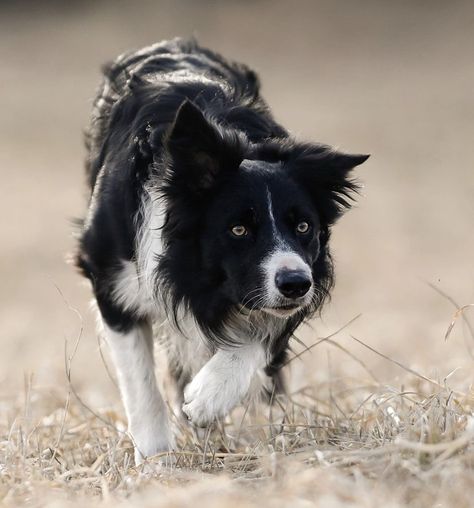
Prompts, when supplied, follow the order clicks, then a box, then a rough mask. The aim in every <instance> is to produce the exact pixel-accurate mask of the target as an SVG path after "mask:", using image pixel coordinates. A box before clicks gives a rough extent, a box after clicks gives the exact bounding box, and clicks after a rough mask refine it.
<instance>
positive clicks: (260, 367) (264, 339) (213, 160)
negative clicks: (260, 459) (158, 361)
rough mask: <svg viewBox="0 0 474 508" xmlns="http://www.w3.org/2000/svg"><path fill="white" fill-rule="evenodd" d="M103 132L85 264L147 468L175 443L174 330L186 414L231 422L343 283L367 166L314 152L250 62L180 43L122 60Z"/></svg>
mask: <svg viewBox="0 0 474 508" xmlns="http://www.w3.org/2000/svg"><path fill="white" fill-rule="evenodd" d="M105 75H106V76H105V79H104V82H103V84H102V87H101V89H100V92H99V94H98V97H97V99H96V101H95V103H94V108H93V113H92V124H91V128H90V130H89V136H88V149H89V155H88V160H87V176H88V181H89V185H90V188H91V191H92V192H91V199H90V204H89V211H88V215H87V217H86V219H85V221H84V224H83V229H82V232H81V238H80V245H79V251H78V255H77V261H76V262H77V265H78V266H79V267H80V269H81V271H82V273H83V274H84V275H85V276H86V277H88V278H89V279H90V280H91V282H92V286H93V289H94V293H95V298H96V300H97V305H98V308H99V311H100V315H101V322H102V323H103V331H104V334H105V337H106V339H107V342H108V344H109V347H110V349H111V354H112V358H113V361H114V363H115V366H116V369H117V372H118V376H119V384H120V389H121V393H122V398H123V402H124V405H125V409H126V412H127V417H128V422H129V431H130V433H131V435H132V437H133V440H134V443H135V460H136V462H137V463H140V462H141V461H143V459H144V458H145V457H148V456H151V455H154V454H156V453H157V452H160V451H163V450H170V449H172V448H173V446H174V441H173V436H172V433H171V431H170V425H169V422H168V416H167V411H166V407H165V403H164V401H163V398H162V395H161V394H160V391H159V390H158V387H157V384H156V378H155V373H154V360H153V333H152V325H153V324H156V323H161V324H162V325H163V326H165V328H166V329H167V330H168V331H169V333H168V334H167V337H168V338H167V339H166V350H167V353H168V362H169V364H170V367H171V369H170V370H171V371H172V373H173V375H174V378H175V381H176V384H177V387H178V390H179V391H180V393H181V394H182V399H181V404H182V411H183V412H184V413H185V414H186V415H187V417H188V418H189V420H191V422H193V423H194V424H196V425H197V426H205V425H207V424H208V423H210V422H212V421H213V420H214V419H216V418H218V417H222V416H224V415H226V414H227V413H228V412H229V411H230V410H231V409H232V408H234V407H235V406H236V405H238V404H239V403H240V402H241V401H242V400H243V399H244V398H245V397H246V395H247V394H248V392H249V388H250V385H251V384H252V382H253V379H254V378H255V377H256V376H257V374H258V375H259V376H262V373H265V374H266V375H267V376H268V377H269V378H270V379H272V380H273V381H274V383H276V384H278V383H279V370H280V368H281V367H282V365H283V364H284V363H285V359H286V354H287V349H288V342H289V339H290V338H291V336H292V334H293V332H294V331H295V329H296V328H297V327H298V326H299V325H300V324H301V322H302V321H303V320H305V319H308V318H309V317H311V316H312V315H313V314H314V313H315V311H317V310H318V309H320V307H321V305H322V304H323V302H324V300H325V298H326V297H327V296H328V292H329V290H330V288H331V287H332V284H333V270H332V263H331V258H330V254H329V248H328V241H329V235H330V228H331V226H332V225H333V224H334V222H335V221H336V219H337V218H338V217H339V216H340V215H341V213H342V212H343V211H344V210H345V209H347V208H348V207H349V206H350V203H351V196H352V193H353V192H354V191H355V190H356V185H355V184H354V182H353V181H351V179H350V178H349V177H348V174H349V173H350V171H351V169H352V168H354V167H355V166H357V165H358V164H361V163H362V162H364V161H365V160H366V159H367V157H368V156H366V155H348V154H344V153H340V152H338V151H336V150H334V149H332V148H330V147H328V146H326V145H322V144H308V143H299V142H297V141H295V140H294V139H292V138H291V137H290V135H289V134H288V132H287V131H286V130H285V129H284V128H283V127H281V126H280V125H279V124H278V123H276V122H275V121H274V119H273V117H272V115H271V112H270V110H269V108H268V106H267V105H266V103H265V102H264V100H263V99H262V98H261V97H260V94H259V83H258V79H257V76H256V75H255V73H254V72H252V71H251V70H249V69H248V68H247V67H246V66H244V65H241V64H236V63H231V62H228V61H226V60H224V59H223V58H222V57H221V56H219V55H217V54H216V53H213V52H212V51H209V50H208V49H204V48H202V47H200V46H199V45H198V44H197V43H196V42H194V41H183V40H180V39H177V40H173V41H169V42H162V43H159V44H156V45H153V46H151V47H148V48H145V49H143V50H140V51H138V52H135V53H129V54H126V55H122V56H120V57H119V58H118V59H117V60H116V61H115V62H114V63H112V64H111V65H110V66H109V67H108V68H107V70H106V72H105Z"/></svg>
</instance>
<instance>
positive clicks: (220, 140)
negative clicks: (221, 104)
mask: <svg viewBox="0 0 474 508" xmlns="http://www.w3.org/2000/svg"><path fill="white" fill-rule="evenodd" d="M164 146H165V150H166V155H167V159H168V160H167V163H168V164H167V165H168V167H169V171H170V173H169V174H168V175H167V179H168V181H169V183H171V181H172V182H173V183H174V184H176V183H182V184H183V185H185V186H186V187H188V188H189V189H190V190H193V191H195V192H198V193H202V192H205V191H206V190H208V189H211V188H212V187H213V186H214V185H215V183H216V181H217V180H218V178H219V177H220V176H221V175H222V174H223V173H224V172H226V171H232V170H236V169H237V168H238V167H239V165H240V163H241V162H242V159H243V157H242V156H241V155H240V154H241V152H242V150H241V148H240V147H241V144H240V142H239V139H237V138H236V137H235V135H233V137H232V139H231V138H230V134H229V133H227V132H225V131H224V130H223V129H222V128H220V127H219V126H217V125H216V124H214V123H213V122H212V121H211V120H208V119H207V118H206V117H205V116H204V114H203V113H202V111H201V110H200V109H199V108H198V107H197V106H196V105H194V104H193V103H192V102H191V101H189V100H186V101H184V102H183V104H181V106H180V108H179V109H178V111H177V113H176V117H175V120H174V122H173V124H172V126H171V127H170V129H169V131H168V133H167V134H166V135H165V138H164Z"/></svg>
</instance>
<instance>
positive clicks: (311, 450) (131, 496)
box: [0, 307, 474, 507]
mask: <svg viewBox="0 0 474 508" xmlns="http://www.w3.org/2000/svg"><path fill="white" fill-rule="evenodd" d="M468 309H469V308H468V307H466V308H464V309H461V310H459V311H458V312H457V313H456V314H455V315H454V318H453V321H452V323H451V324H450V326H449V327H448V329H447V332H446V337H447V338H449V335H450V333H451V332H452V330H453V328H454V327H455V326H459V323H458V322H457V321H458V320H461V319H462V318H463V317H464V318H465V314H464V313H465V312H466V313H467V311H468ZM466 323H467V324H468V327H470V324H469V321H467V320H466ZM471 331H472V329H471ZM343 332H344V329H343V330H338V331H335V332H334V333H333V334H330V335H328V336H326V337H322V338H320V339H318V340H317V341H316V342H314V343H313V344H312V347H311V349H316V348H318V347H320V346H321V345H323V344H324V345H326V346H329V347H332V348H334V349H336V350H338V351H339V352H341V351H342V352H343V353H344V354H346V355H348V357H349V358H350V360H351V361H352V362H354V363H356V364H357V365H358V367H359V369H360V374H359V375H358V376H357V377H347V376H344V374H343V373H342V372H339V369H335V370H334V371H333V372H331V373H330V375H329V376H328V377H327V378H326V380H325V381H324V382H319V383H318V382H314V383H311V384H309V385H303V386H301V387H300V388H299V389H297V390H295V391H293V392H292V393H291V394H289V395H288V396H278V397H277V398H276V399H275V400H274V403H273V404H272V405H271V406H268V405H267V404H265V405H264V404H260V405H259V404H252V405H251V406H246V407H244V408H241V409H237V410H235V411H234V412H233V414H232V416H231V418H229V419H227V420H226V421H224V422H220V423H219V424H218V425H217V426H216V427H215V428H212V429H211V428H209V429H207V430H206V431H205V432H204V433H202V434H200V435H198V434H197V433H196V432H194V431H193V429H191V428H190V427H188V426H187V425H184V426H183V424H182V423H180V421H179V420H178V419H176V418H174V419H173V420H174V424H175V430H176V432H177V435H178V446H177V449H178V450H177V451H176V452H175V453H172V454H162V455H161V456H157V457H154V458H152V459H149V461H148V462H147V463H145V464H144V465H141V466H139V467H134V466H133V449H132V444H131V442H130V439H129V438H128V436H127V434H126V424H125V422H124V420H123V417H122V416H121V414H120V412H118V411H117V408H114V407H110V408H91V407H90V406H88V405H87V404H86V403H85V402H84V401H83V400H82V398H81V396H80V394H78V393H77V391H76V389H75V386H74V383H73V381H72V378H73V369H74V356H75V354H76V351H77V348H78V347H79V345H80V340H81V334H80V335H79V336H78V337H77V339H76V341H75V343H74V344H70V345H69V346H68V344H66V350H65V364H64V368H65V374H66V377H67V379H68V384H67V386H68V390H67V394H66V395H65V394H64V391H63V390H61V389H59V390H58V389H54V388H48V389H46V388H40V387H38V386H35V385H34V381H33V379H31V378H25V386H24V391H23V393H22V395H21V397H18V398H12V399H10V400H8V399H4V400H2V401H1V404H2V406H1V408H2V414H3V415H4V421H3V422H2V426H1V427H0V465H1V469H0V478H1V484H0V488H1V490H0V496H1V497H2V501H3V503H4V504H5V505H7V506H18V505H20V504H23V503H25V504H27V505H28V506H34V507H36V506H38V507H40V506H69V505H71V506H85V505H87V506H95V505H100V506H117V505H120V506H160V507H161V506H164V507H165V506H166V507H168V506H169V507H174V506H194V505H195V504H196V503H199V505H202V506H211V507H212V506H223V505H224V506H262V505H264V506H303V507H305V506H321V507H333V506H334V507H338V506H360V507H365V506H394V507H396V506H413V507H419V506H426V507H428V506H457V507H463V506H466V507H468V506H472V496H473V494H474V488H473V482H472V476H473V474H474V413H473V409H474V407H473V406H474V394H473V392H472V391H470V390H469V391H466V392H462V391H459V390H457V389H453V388H451V387H450V380H449V377H450V376H447V377H446V378H444V379H432V378H429V377H427V376H425V375H423V374H422V373H419V372H415V371H414V370H412V369H411V368H409V367H407V366H404V365H403V364H401V363H399V362H397V361H396V360H394V359H392V358H389V357H385V355H383V353H380V352H378V351H376V350H375V349H373V348H370V346H368V345H364V347H368V348H370V349H371V352H372V353H373V354H375V355H378V356H382V357H383V359H384V361H386V362H387V363H390V364H392V365H393V364H394V365H396V367H397V368H399V369H400V370H401V371H402V372H403V375H402V376H401V379H402V380H403V382H400V384H399V385H390V384H385V383H381V382H380V380H379V379H378V378H377V376H376V375H375V374H374V373H373V372H372V371H371V370H370V368H369V367H368V365H367V364H366V363H364V362H363V361H362V360H361V359H360V358H358V357H357V356H354V355H353V354H352V353H351V352H350V351H349V350H348V349H346V348H345V347H344V346H342V345H341V344H340V342H339V341H338V336H339V335H340V334H342V333H343ZM472 339H473V340H474V337H472ZM355 340H357V339H355ZM307 354H310V349H309V348H308V347H305V348H302V349H301V350H300V351H299V352H298V353H295V354H294V355H293V356H292V359H291V361H290V363H294V362H297V361H301V360H302V358H303V356H304V355H307ZM104 362H106V360H105V359H104ZM104 366H105V367H106V368H107V364H105V365H104ZM5 415H6V418H5Z"/></svg>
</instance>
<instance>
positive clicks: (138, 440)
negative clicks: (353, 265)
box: [131, 429, 175, 466]
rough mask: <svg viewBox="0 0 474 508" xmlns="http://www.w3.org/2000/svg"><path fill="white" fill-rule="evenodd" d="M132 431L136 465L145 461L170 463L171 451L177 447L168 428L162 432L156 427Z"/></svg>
mask: <svg viewBox="0 0 474 508" xmlns="http://www.w3.org/2000/svg"><path fill="white" fill-rule="evenodd" d="M140 430H141V432H133V430H132V431H131V435H132V439H133V442H134V449H135V465H136V466H140V465H141V464H143V463H144V462H148V461H150V463H155V464H160V465H169V461H170V457H172V455H170V452H172V451H173V450H174V449H175V442H174V438H173V436H172V435H171V433H170V432H169V430H168V429H166V431H165V432H163V429H161V433H158V432H157V430H156V429H154V431H153V430H151V429H147V432H143V429H140Z"/></svg>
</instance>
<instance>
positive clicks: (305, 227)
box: [296, 222, 309, 234]
mask: <svg viewBox="0 0 474 508" xmlns="http://www.w3.org/2000/svg"><path fill="white" fill-rule="evenodd" d="M308 231H309V224H308V223H307V222H300V223H299V224H298V225H297V226H296V232H297V233H301V234H304V233H307V232H308Z"/></svg>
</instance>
